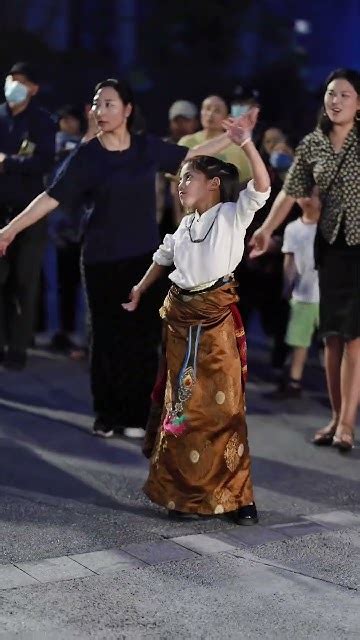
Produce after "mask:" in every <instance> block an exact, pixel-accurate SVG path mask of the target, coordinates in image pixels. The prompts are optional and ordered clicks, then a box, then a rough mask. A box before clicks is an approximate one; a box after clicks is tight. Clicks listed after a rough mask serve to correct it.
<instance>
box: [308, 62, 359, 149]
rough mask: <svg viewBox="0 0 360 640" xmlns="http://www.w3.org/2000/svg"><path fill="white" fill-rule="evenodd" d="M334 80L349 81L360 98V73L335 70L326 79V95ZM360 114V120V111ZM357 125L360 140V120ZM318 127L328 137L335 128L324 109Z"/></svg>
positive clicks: (350, 70) (356, 122)
mask: <svg viewBox="0 0 360 640" xmlns="http://www.w3.org/2000/svg"><path fill="white" fill-rule="evenodd" d="M333 80H347V81H348V82H349V83H350V84H351V86H352V87H353V88H354V89H355V91H356V93H357V94H358V96H359V98H360V73H359V72H358V71H356V70H355V69H335V70H334V71H332V72H331V73H330V75H329V76H328V77H327V78H326V81H325V91H324V93H326V91H327V88H328V86H329V84H330V82H332V81H333ZM358 113H359V118H360V111H359V112H358ZM355 125H356V128H357V134H358V138H359V140H360V120H355ZM318 126H319V127H320V129H321V131H322V132H323V133H325V134H326V135H327V134H329V133H330V131H331V129H332V127H333V123H332V122H331V120H330V118H329V117H328V116H327V115H326V113H325V111H324V108H322V109H321V111H320V115H319V120H318Z"/></svg>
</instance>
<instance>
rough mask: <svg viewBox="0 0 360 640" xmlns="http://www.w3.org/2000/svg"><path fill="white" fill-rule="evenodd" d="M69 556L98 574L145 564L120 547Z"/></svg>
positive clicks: (115, 571)
mask: <svg viewBox="0 0 360 640" xmlns="http://www.w3.org/2000/svg"><path fill="white" fill-rule="evenodd" d="M69 557H70V558H71V560H74V561H75V562H78V563H79V564H80V565H82V566H83V567H86V568H87V569H90V570H91V571H94V573H98V574H110V573H117V572H118V571H125V570H127V569H138V568H140V567H145V566H146V565H145V562H142V560H139V559H137V558H134V557H133V556H131V555H129V554H128V553H126V552H125V551H120V549H106V550H104V551H92V552H90V553H77V554H76V555H72V556H69Z"/></svg>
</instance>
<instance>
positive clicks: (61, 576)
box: [15, 556, 94, 582]
mask: <svg viewBox="0 0 360 640" xmlns="http://www.w3.org/2000/svg"><path fill="white" fill-rule="evenodd" d="M15 566H17V567H18V568H19V569H22V570H23V571H26V573H28V574H29V575H31V576H32V577H33V578H36V580H39V582H57V581H58V580H71V579H73V578H86V577H88V576H93V575H94V573H93V571H90V570H89V569H86V568H85V567H82V566H81V565H80V564H79V563H77V562H74V560H71V559H70V558H68V557H67V556H62V557H60V558H47V559H46V560H40V561H38V562H21V563H18V564H16V565H15Z"/></svg>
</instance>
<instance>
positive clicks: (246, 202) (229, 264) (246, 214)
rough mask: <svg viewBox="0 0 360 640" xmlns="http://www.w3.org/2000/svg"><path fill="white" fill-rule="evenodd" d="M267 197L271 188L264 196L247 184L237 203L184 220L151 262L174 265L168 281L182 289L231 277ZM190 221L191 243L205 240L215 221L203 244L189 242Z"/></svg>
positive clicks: (230, 203)
mask: <svg viewBox="0 0 360 640" xmlns="http://www.w3.org/2000/svg"><path fill="white" fill-rule="evenodd" d="M269 195H270V188H269V189H268V190H267V191H265V192H264V193H262V192H260V191H255V188H254V181H253V180H250V182H248V184H247V187H246V189H244V190H243V191H241V192H240V195H239V198H238V201H237V202H224V203H219V204H216V205H215V206H214V207H211V209H208V210H207V211H205V213H203V214H202V215H201V216H200V215H199V214H198V213H195V214H191V215H187V216H184V218H183V219H182V221H181V223H180V225H179V227H178V228H177V230H176V231H175V233H174V234H167V235H166V236H165V238H164V241H163V244H161V245H160V247H159V248H158V250H157V251H155V253H154V256H153V260H154V262H156V263H157V264H159V265H163V266H166V267H168V266H171V265H172V264H174V266H175V270H174V271H172V272H171V273H170V275H169V278H170V280H172V281H173V282H174V283H175V284H176V285H178V286H179V287H180V288H181V289H192V288H194V287H198V286H199V285H202V284H204V285H207V284H209V283H210V282H214V281H216V280H218V279H219V278H221V277H222V276H225V275H228V274H230V273H232V272H233V271H234V269H235V268H236V267H237V265H238V264H239V262H240V261H241V258H242V256H243V253H244V238H245V233H246V229H247V227H248V226H249V224H250V223H251V221H252V219H253V217H254V214H255V212H256V211H257V210H258V209H261V207H263V206H264V204H265V202H266V200H267V199H268V197H269ZM194 216H195V217H194ZM193 218H194V221H193V224H192V227H191V237H192V239H193V240H195V239H200V240H201V239H202V238H204V237H205V236H206V233H207V232H208V230H209V229H210V227H211V225H212V223H213V222H214V219H215V218H216V220H215V222H214V226H213V227H212V229H211V231H210V233H209V235H208V236H207V238H206V239H205V240H204V242H200V243H195V242H192V241H191V238H190V233H189V226H190V224H191V221H192V219H193Z"/></svg>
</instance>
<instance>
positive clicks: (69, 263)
mask: <svg viewBox="0 0 360 640" xmlns="http://www.w3.org/2000/svg"><path fill="white" fill-rule="evenodd" d="M57 261H58V274H59V275H58V277H59V299H60V319H61V332H62V333H65V334H68V333H71V332H72V331H74V329H75V321H76V301H77V294H78V289H79V284H80V245H79V244H78V243H73V242H72V243H69V244H68V245H67V246H66V247H61V248H59V249H58V251H57Z"/></svg>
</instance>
